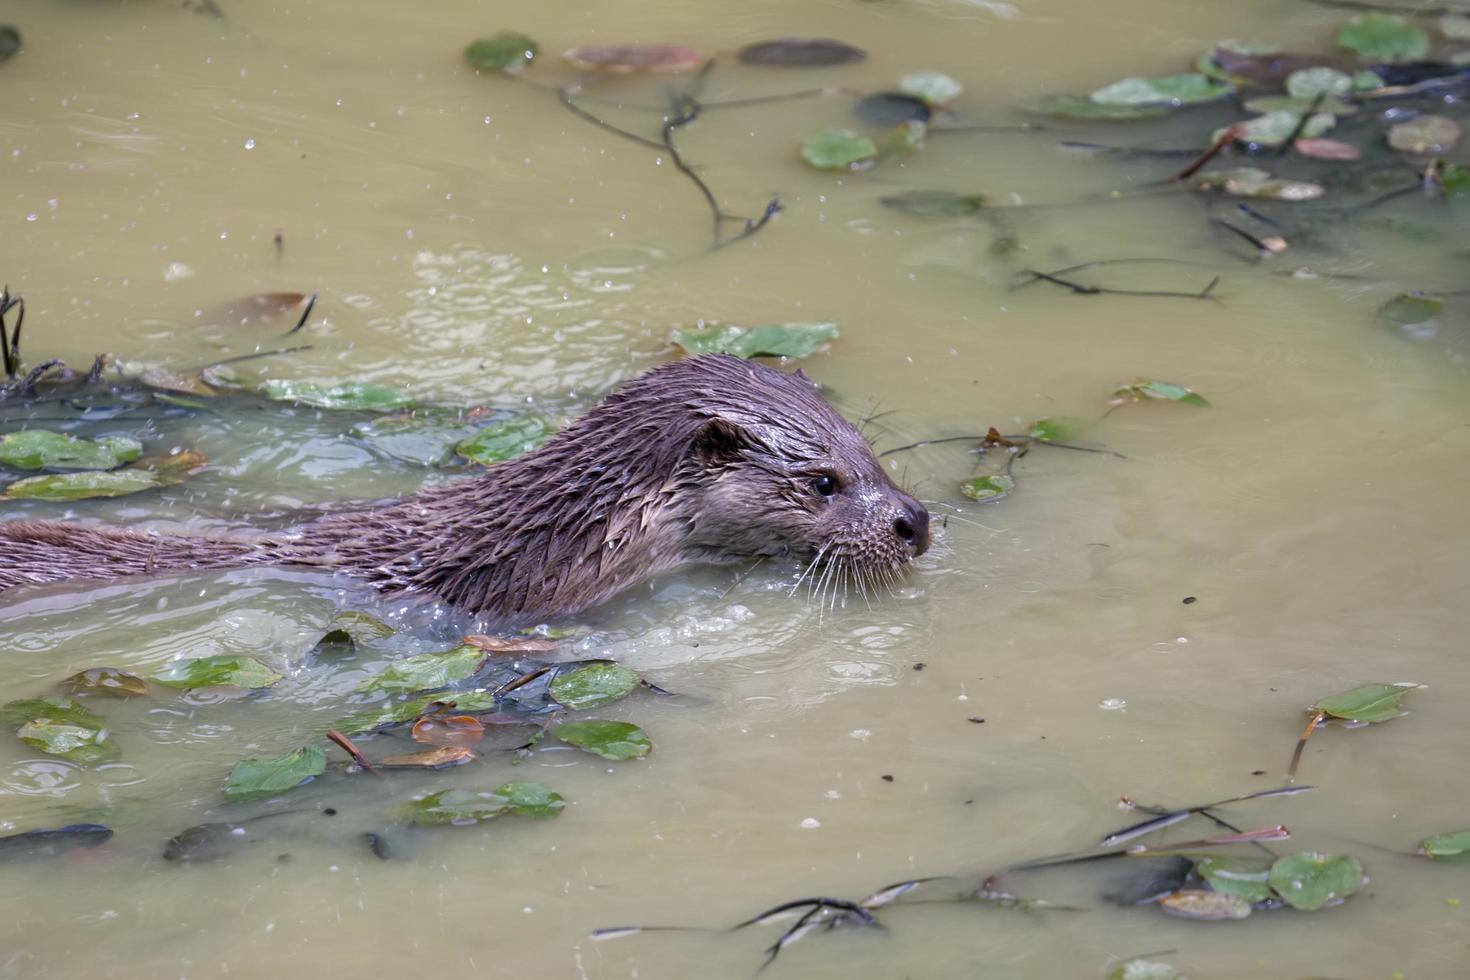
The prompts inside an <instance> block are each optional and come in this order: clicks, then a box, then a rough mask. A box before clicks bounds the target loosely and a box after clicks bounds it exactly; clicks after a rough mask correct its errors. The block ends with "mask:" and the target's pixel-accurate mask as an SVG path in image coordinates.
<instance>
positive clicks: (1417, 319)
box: [1378, 293, 1444, 327]
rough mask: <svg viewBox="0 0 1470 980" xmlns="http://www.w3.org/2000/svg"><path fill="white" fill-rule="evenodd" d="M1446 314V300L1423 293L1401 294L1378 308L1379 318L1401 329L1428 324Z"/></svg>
mask: <svg viewBox="0 0 1470 980" xmlns="http://www.w3.org/2000/svg"><path fill="white" fill-rule="evenodd" d="M1443 312H1444V300H1442V299H1440V298H1439V297H1438V296H1426V295H1424V294H1423V293H1399V294H1398V295H1397V296H1395V297H1394V298H1393V299H1391V300H1389V301H1388V302H1386V303H1384V304H1383V305H1382V306H1380V307H1379V308H1378V316H1379V317H1380V318H1381V319H1384V320H1387V321H1388V322H1389V323H1396V324H1398V325H1399V326H1401V327H1412V326H1415V325H1417V324H1420V323H1428V322H1429V321H1430V320H1433V319H1434V318H1435V317H1437V316H1439V315H1440V314H1441V313H1443Z"/></svg>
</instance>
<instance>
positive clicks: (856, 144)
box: [801, 129, 878, 170]
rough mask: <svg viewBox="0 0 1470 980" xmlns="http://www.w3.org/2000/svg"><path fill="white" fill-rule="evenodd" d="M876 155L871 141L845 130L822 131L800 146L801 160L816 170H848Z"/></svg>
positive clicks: (875, 148)
mask: <svg viewBox="0 0 1470 980" xmlns="http://www.w3.org/2000/svg"><path fill="white" fill-rule="evenodd" d="M877 155H878V147H877V146H876V145H874V143H873V141H872V140H870V139H868V138H867V137H866V136H859V135H857V134H856V133H854V132H851V131H850V130H846V129H828V130H823V131H822V132H820V133H817V134H815V135H813V136H809V137H807V140H806V142H805V143H803V144H801V158H802V159H803V160H805V161H806V162H807V163H809V164H811V165H812V166H813V167H816V168H817V169H818V170H848V169H850V168H852V167H854V166H856V165H857V164H860V163H864V162H865V161H868V160H871V159H873V157H875V156H877Z"/></svg>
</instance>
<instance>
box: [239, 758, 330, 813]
mask: <svg viewBox="0 0 1470 980" xmlns="http://www.w3.org/2000/svg"><path fill="white" fill-rule="evenodd" d="M326 771H327V754H326V753H325V752H323V751H322V750H321V749H320V748H318V747H317V746H315V745H307V746H303V747H302V748H299V749H296V750H295V751H293V752H287V753H286V754H285V755H278V756H275V757H273V758H269V759H241V760H240V761H239V762H237V763H235V768H234V769H232V770H231V771H230V778H229V781H228V782H227V783H226V784H225V796H227V797H229V798H230V799H231V800H233V801H235V802H237V803H240V802H244V801H247V800H259V799H263V798H264V797H267V796H275V795H277V794H279V793H284V792H286V791H287V790H289V789H295V788H296V787H297V786H300V785H301V784H302V783H304V782H306V781H307V780H310V779H312V778H313V777H315V776H320V775H321V774H322V773H324V772H326Z"/></svg>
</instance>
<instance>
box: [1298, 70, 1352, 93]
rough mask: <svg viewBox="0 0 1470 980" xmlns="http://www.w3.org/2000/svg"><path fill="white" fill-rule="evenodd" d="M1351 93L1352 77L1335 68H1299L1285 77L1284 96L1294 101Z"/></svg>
mask: <svg viewBox="0 0 1470 980" xmlns="http://www.w3.org/2000/svg"><path fill="white" fill-rule="evenodd" d="M1352 91H1353V78H1352V76H1351V75H1349V74H1347V73H1346V72H1341V71H1338V70H1337V69H1336V68H1326V67H1319V68H1300V69H1298V70H1297V71H1294V72H1292V73H1291V74H1290V75H1287V76H1286V94H1287V95H1289V96H1291V97H1292V98H1294V99H1314V98H1316V97H1317V96H1318V95H1333V96H1340V95H1348V94H1350V93H1351V92H1352Z"/></svg>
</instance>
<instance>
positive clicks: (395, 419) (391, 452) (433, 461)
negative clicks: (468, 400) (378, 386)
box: [352, 409, 475, 466]
mask: <svg viewBox="0 0 1470 980" xmlns="http://www.w3.org/2000/svg"><path fill="white" fill-rule="evenodd" d="M352 431H353V434H354V435H356V436H357V437H358V438H359V439H361V440H362V441H363V442H365V443H367V444H368V445H369V446H371V447H372V448H373V449H375V450H377V451H378V452H380V453H382V454H384V455H385V456H391V457H392V458H394V459H397V460H402V461H403V462H405V463H413V464H415V465H417V466H444V465H446V464H448V463H450V462H452V461H453V460H454V447H455V445H456V444H458V443H460V442H463V441H464V440H466V439H468V438H469V437H470V436H472V435H474V434H475V425H474V423H473V422H471V421H469V420H468V419H466V418H464V417H463V415H462V414H459V413H455V414H453V415H446V414H445V413H442V412H436V411H428V410H422V409H420V410H415V411H412V412H407V413H401V414H396V415H382V416H378V417H376V418H372V419H366V420H364V421H361V422H359V423H357V425H355V426H353V428H352Z"/></svg>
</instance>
